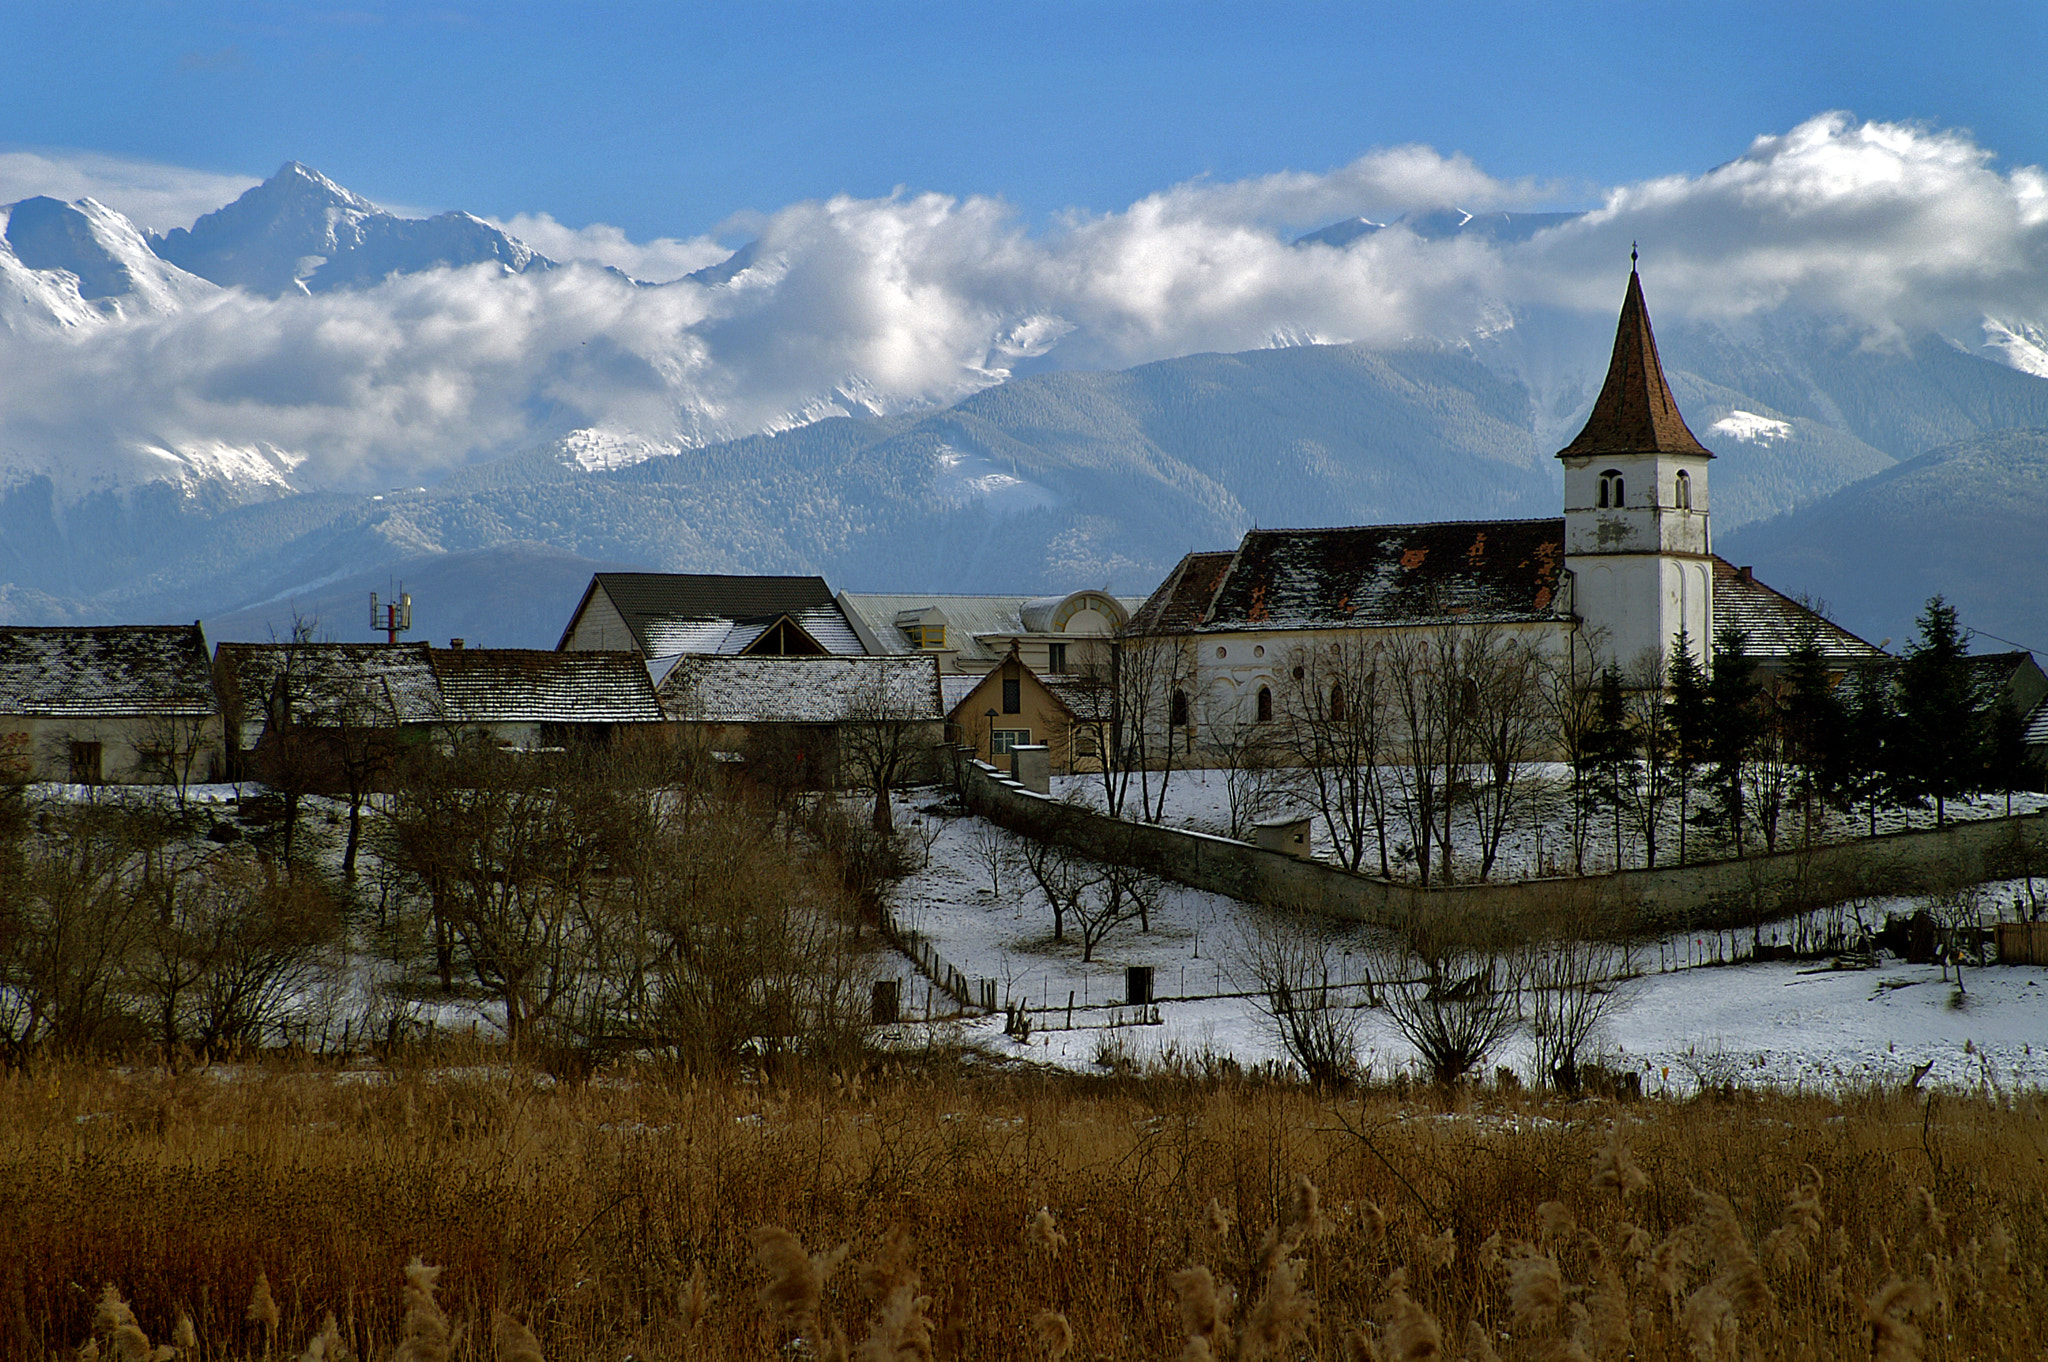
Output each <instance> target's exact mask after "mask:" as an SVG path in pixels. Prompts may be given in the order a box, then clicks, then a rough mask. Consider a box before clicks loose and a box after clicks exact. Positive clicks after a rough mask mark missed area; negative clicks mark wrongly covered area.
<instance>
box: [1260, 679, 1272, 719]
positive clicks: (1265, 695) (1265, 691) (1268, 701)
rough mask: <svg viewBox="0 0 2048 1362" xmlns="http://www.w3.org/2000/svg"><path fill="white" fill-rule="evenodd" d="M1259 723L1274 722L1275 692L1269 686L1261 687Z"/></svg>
mask: <svg viewBox="0 0 2048 1362" xmlns="http://www.w3.org/2000/svg"><path fill="white" fill-rule="evenodd" d="M1259 722H1260V723H1262V724H1269V723H1271V722H1273V691H1272V688H1271V687H1269V686H1260V687H1259Z"/></svg>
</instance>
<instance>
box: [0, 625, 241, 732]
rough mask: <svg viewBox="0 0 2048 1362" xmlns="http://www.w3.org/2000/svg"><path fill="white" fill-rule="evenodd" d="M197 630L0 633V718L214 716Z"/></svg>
mask: <svg viewBox="0 0 2048 1362" xmlns="http://www.w3.org/2000/svg"><path fill="white" fill-rule="evenodd" d="M219 709H220V705H219V703H218V701H217V700H216V698H215V696H214V690H213V672H212V669H211V668H210V667H209V666H208V665H207V658H206V636H205V634H204V633H203V632H202V631H201V630H200V627H199V626H198V625H197V624H162V625H156V624H130V625H111V626H106V627H102V628H91V629H68V628H56V629H28V628H4V629H0V714H39V715H47V716H50V717H64V718H90V717H95V716H104V717H112V716H116V715H123V714H163V715H183V716H188V717H189V716H199V715H207V714H214V713H217V712H219Z"/></svg>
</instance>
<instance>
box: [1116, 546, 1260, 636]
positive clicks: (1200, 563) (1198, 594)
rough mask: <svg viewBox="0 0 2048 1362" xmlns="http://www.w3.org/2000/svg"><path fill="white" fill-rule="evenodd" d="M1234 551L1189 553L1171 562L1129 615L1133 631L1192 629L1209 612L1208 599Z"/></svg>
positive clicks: (1163, 632)
mask: <svg viewBox="0 0 2048 1362" xmlns="http://www.w3.org/2000/svg"><path fill="white" fill-rule="evenodd" d="M1236 557H1237V555H1236V554H1235V553H1233V552H1230V551H1228V550H1226V551H1224V552H1221V553H1190V554H1187V555H1185V556H1184V557H1182V559H1181V560H1180V562H1178V563H1176V564H1175V565H1174V569H1173V571H1172V572H1170V573H1168V574H1167V577H1166V580H1165V581H1163V582H1161V583H1160V584H1159V589H1158V590H1157V591H1154V592H1153V593H1152V594H1151V595H1150V596H1149V597H1147V598H1146V600H1145V603H1144V604H1143V605H1141V606H1139V607H1138V609H1137V610H1136V611H1135V612H1134V613H1133V614H1132V615H1131V624H1130V629H1131V632H1132V633H1134V634H1178V633H1183V632H1185V631H1187V630H1189V629H1193V628H1195V627H1196V626H1198V625H1199V624H1201V622H1202V616H1204V615H1206V614H1207V613H1208V612H1209V601H1210V599H1211V598H1212V597H1214V596H1215V594H1216V586H1217V584H1218V583H1219V582H1221V581H1222V580H1223V574H1224V573H1226V572H1228V571H1230V564H1231V560H1233V559H1234V558H1236Z"/></svg>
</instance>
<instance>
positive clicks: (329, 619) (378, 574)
mask: <svg viewBox="0 0 2048 1362" xmlns="http://www.w3.org/2000/svg"><path fill="white" fill-rule="evenodd" d="M641 566H642V565H640V564H638V563H621V562H610V561H605V560H601V559H592V558H579V557H577V556H576V555H575V554H571V553H563V552H562V551H560V550H559V549H555V548H552V547H550V546H548V545H546V544H529V543H512V544H503V545H500V546H498V547H496V548H490V549H476V550H470V551H465V552H461V553H444V554H430V555H428V556H426V557H423V558H409V559H404V560H401V561H399V562H395V563H390V564H386V565H384V566H382V567H379V568H377V569H375V570H373V571H367V572H360V573H357V574H355V575H353V576H350V577H345V578H343V579H341V580H339V581H335V582H329V583H327V584H325V585H323V586H317V587H311V588H306V589H302V590H298V591H293V592H288V594H286V595H284V596H281V597H278V598H276V599H266V600H260V601H256V602H253V603H250V604H245V605H243V606H241V607H240V608H238V609H228V610H218V611H215V612H214V613H212V614H210V615H208V616H207V619H206V636H207V638H208V639H209V640H211V641H212V642H215V643H219V642H223V641H228V642H251V643H262V642H266V641H268V640H270V639H272V638H289V637H290V636H291V629H292V625H293V621H294V620H295V619H297V620H302V621H305V622H307V623H308V624H310V625H311V626H312V628H313V631H314V634H315V636H316V637H325V638H333V639H335V640H338V641H348V640H355V639H364V638H369V637H371V636H372V634H373V631H372V630H371V629H370V628H369V617H370V600H369V597H370V593H371V592H373V591H374V592H376V593H377V595H378V597H379V598H380V599H382V600H386V601H389V600H392V599H394V598H395V595H396V593H397V592H398V591H399V590H401V589H402V590H404V591H407V592H409V593H411V595H412V624H413V627H412V631H411V632H410V633H409V634H407V635H406V637H407V638H411V639H416V640H417V639H426V640H431V641H432V642H433V643H434V644H435V645H436V646H441V647H445V646H446V645H447V643H448V641H449V640H450V639H451V638H459V639H461V640H463V642H464V643H466V644H467V645H468V646H470V647H472V648H552V647H554V646H555V643H556V641H557V640H559V639H560V638H561V636H562V627H563V626H564V625H565V624H567V623H568V620H569V614H570V612H571V611H573V610H574V609H575V608H576V602H577V601H578V600H580V599H581V598H582V595H583V589H584V588H585V587H586V586H588V585H589V584H590V575H591V574H592V573H594V572H630V571H634V570H637V569H639V568H640V567H641Z"/></svg>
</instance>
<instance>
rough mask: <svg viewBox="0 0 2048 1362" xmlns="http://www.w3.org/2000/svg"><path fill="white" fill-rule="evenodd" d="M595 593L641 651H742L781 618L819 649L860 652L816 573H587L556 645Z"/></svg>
mask: <svg viewBox="0 0 2048 1362" xmlns="http://www.w3.org/2000/svg"><path fill="white" fill-rule="evenodd" d="M600 592H602V593H603V594H604V596H605V598H606V600H608V601H609V602H610V603H611V607H612V609H613V610H615V611H617V612H618V617H619V619H620V620H621V621H622V622H623V623H624V624H625V626H626V628H627V630H628V631H629V632H630V633H631V634H632V636H633V642H634V644H635V645H636V646H637V647H638V648H639V650H640V652H641V654H642V655H643V656H646V657H666V656H669V655H672V654H675V653H729V654H731V653H741V652H745V651H746V650H747V648H749V647H750V646H752V645H753V644H754V643H755V642H756V640H758V639H759V638H760V637H761V635H762V634H763V633H764V632H766V631H767V630H768V629H770V628H771V627H773V626H774V624H775V623H776V621H778V620H780V619H783V618H784V617H787V618H788V619H790V620H791V621H793V622H794V623H795V624H796V625H797V627H798V628H800V629H802V630H803V632H804V633H806V634H808V635H810V637H811V638H812V639H813V640H814V641H815V642H816V643H817V644H818V646H819V647H821V648H823V649H824V650H825V651H826V652H827V653H830V654H833V655H835V656H839V657H858V656H860V655H861V654H863V653H865V652H866V651H867V649H866V648H865V647H863V646H862V644H861V641H860V638H859V636H858V635H857V634H856V633H855V631H854V628H853V626H852V625H850V624H849V623H847V620H846V616H845V615H844V614H842V613H841V611H840V608H839V604H838V602H837V601H835V600H834V599H833V597H832V588H831V587H829V586H827V585H826V584H825V579H824V578H822V577H753V576H748V577H742V576H731V575H726V574H720V573H692V572H600V573H597V574H595V575H593V576H592V577H591V579H590V585H589V587H588V588H586V589H585V591H584V593H583V600H582V601H581V602H579V603H578V605H577V607H576V613H575V615H574V616H573V617H572V618H571V619H570V621H569V625H568V627H567V628H566V629H564V630H563V631H562V641H561V643H560V644H558V645H557V646H558V647H563V648H566V647H567V646H568V645H569V641H570V639H571V638H572V637H573V636H574V635H575V633H576V627H577V623H578V622H579V621H580V620H581V619H582V618H583V615H584V612H585V611H586V610H588V609H590V606H591V601H592V599H593V598H594V597H595V596H596V595H597V594H598V593H600ZM613 642H614V643H616V642H617V640H613Z"/></svg>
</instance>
